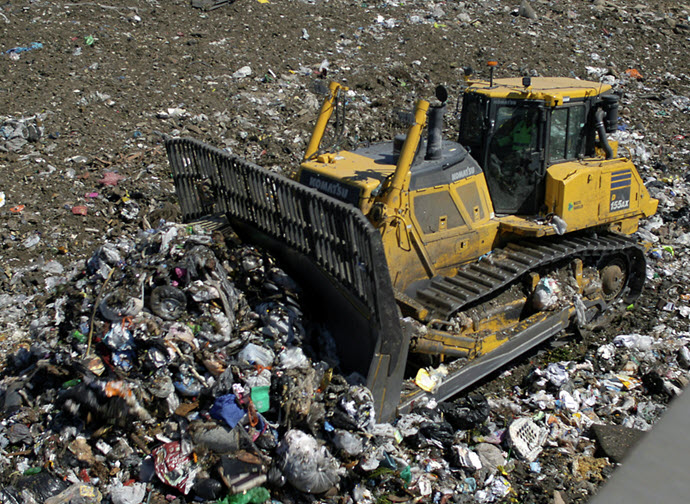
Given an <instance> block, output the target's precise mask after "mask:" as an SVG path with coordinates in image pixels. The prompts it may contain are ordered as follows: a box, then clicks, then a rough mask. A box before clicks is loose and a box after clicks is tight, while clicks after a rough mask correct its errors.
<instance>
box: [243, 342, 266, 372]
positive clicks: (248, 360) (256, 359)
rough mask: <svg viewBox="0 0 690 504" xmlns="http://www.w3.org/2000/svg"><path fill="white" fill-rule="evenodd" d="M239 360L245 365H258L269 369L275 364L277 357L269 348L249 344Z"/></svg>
mask: <svg viewBox="0 0 690 504" xmlns="http://www.w3.org/2000/svg"><path fill="white" fill-rule="evenodd" d="M237 358H238V359H239V360H240V361H241V362H244V363H245V364H258V365H259V366H263V367H269V366H271V365H272V364H273V360H274V359H275V355H274V353H273V352H272V351H271V350H270V349H268V348H264V347H260V346H259V345H255V344H254V343H249V344H248V345H247V346H246V347H244V348H243V349H242V351H240V353H239V354H238V355H237Z"/></svg>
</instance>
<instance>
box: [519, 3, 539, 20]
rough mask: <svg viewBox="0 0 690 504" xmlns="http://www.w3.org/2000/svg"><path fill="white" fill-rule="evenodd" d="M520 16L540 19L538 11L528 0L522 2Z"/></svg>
mask: <svg viewBox="0 0 690 504" xmlns="http://www.w3.org/2000/svg"><path fill="white" fill-rule="evenodd" d="M518 16H522V17H526V18H529V19H538V18H539V17H538V16H537V13H536V11H535V10H534V8H532V6H531V5H530V3H529V2H528V0H522V3H521V4H520V8H519V9H518Z"/></svg>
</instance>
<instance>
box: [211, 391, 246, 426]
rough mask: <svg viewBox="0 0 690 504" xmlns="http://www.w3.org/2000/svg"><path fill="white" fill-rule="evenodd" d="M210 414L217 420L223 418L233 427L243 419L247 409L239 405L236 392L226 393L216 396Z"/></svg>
mask: <svg viewBox="0 0 690 504" xmlns="http://www.w3.org/2000/svg"><path fill="white" fill-rule="evenodd" d="M209 414H210V415H211V416H212V417H213V418H215V419H216V420H223V421H224V422H225V423H226V424H228V426H229V427H230V428H233V427H235V425H237V424H238V423H239V421H240V420H242V417H244V415H245V411H244V410H243V409H242V408H240V407H239V406H238V405H237V402H236V401H235V394H226V395H222V396H219V397H216V400H215V402H214V403H213V406H212V407H211V410H210V411H209Z"/></svg>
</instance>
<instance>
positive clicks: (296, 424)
mask: <svg viewBox="0 0 690 504" xmlns="http://www.w3.org/2000/svg"><path fill="white" fill-rule="evenodd" d="M654 254H656V256H654ZM650 257H651V258H652V260H653V261H654V263H653V264H652V267H651V268H650V279H651V283H652V286H654V284H655V282H661V281H662V280H663V279H664V277H662V276H661V275H659V274H658V273H656V272H657V271H662V272H663V271H664V268H667V267H668V265H669V264H671V263H670V262H669V260H670V253H669V252H668V249H663V248H655V249H653V250H652V251H651V252H650ZM676 259H677V257H675V258H674V261H675V260H676ZM674 264H675V263H674ZM662 274H663V273H662ZM48 280H49V281H50V282H49V283H50V286H51V292H52V294H51V296H50V298H49V299H48V302H47V303H46V306H45V308H44V309H42V310H41V311H40V316H37V317H35V318H34V320H33V321H32V323H31V338H32V339H31V342H30V343H27V344H25V345H23V346H21V347H20V348H18V349H17V351H15V352H14V353H12V355H8V356H7V359H6V362H5V366H4V370H3V372H2V380H1V381H0V418H1V422H0V450H2V455H3V456H2V457H0V475H1V476H0V479H1V480H2V481H3V483H4V484H3V487H2V489H0V502H3V503H9V504H19V503H39V504H40V503H44V502H45V503H47V504H57V503H66V502H79V503H89V504H95V503H98V502H101V501H104V502H108V501H110V502H113V503H114V504H138V503H141V502H146V503H147V504H148V503H163V502H171V501H172V502H176V503H182V502H188V501H192V500H194V501H202V502H203V501H222V502H224V503H247V502H256V503H259V502H265V501H268V500H270V499H272V502H284V503H292V502H295V503H296V502H316V501H332V502H354V503H374V502H403V501H415V502H418V501H420V500H421V501H423V502H479V503H484V502H497V501H501V500H505V499H516V498H517V499H521V500H522V499H533V500H534V501H535V502H537V501H540V500H541V501H544V502H546V501H550V500H551V499H553V498H555V496H556V494H558V493H559V492H565V491H566V489H567V491H568V492H569V495H570V496H571V498H572V497H573V496H575V498H574V500H577V496H578V495H579V496H580V497H581V498H583V499H586V497H587V496H588V495H591V494H592V492H593V491H595V489H596V485H598V484H600V482H601V481H602V480H604V479H605V478H606V477H607V476H608V474H609V473H610V472H611V470H612V468H613V466H614V463H616V462H619V461H620V460H622V458H623V457H624V455H625V448H626V446H628V445H630V444H631V443H633V442H634V441H635V439H637V437H639V435H641V433H642V432H644V431H645V430H648V429H649V428H650V427H651V425H652V424H653V422H654V421H655V420H656V419H657V418H658V416H659V414H660V413H661V412H662V411H663V410H664V409H665V407H666V403H667V402H668V400H669V399H670V398H671V397H673V396H675V395H677V394H679V393H680V391H681V388H682V387H683V386H684V385H685V384H686V383H687V379H688V369H689V368H690V350H689V348H688V341H690V340H689V339H688V333H687V331H686V332H683V331H681V330H677V329H674V328H672V327H671V326H669V325H668V324H664V323H662V322H660V323H659V325H658V326H657V327H656V328H655V329H654V331H653V332H652V334H647V335H643V334H622V335H619V336H617V337H616V338H615V339H613V340H612V341H609V342H605V343H602V344H601V345H598V344H591V345H589V349H588V350H587V351H586V352H585V354H584V357H583V358H582V359H580V360H577V361H576V360H557V359H553V355H554V353H553V352H550V353H549V354H548V355H549V356H550V358H551V362H548V359H547V360H545V361H542V362H540V363H539V365H535V366H533V367H532V368H531V370H530V372H529V373H527V374H526V376H525V378H524V379H523V380H520V381H519V382H517V383H515V384H514V385H512V388H508V389H507V390H506V389H504V390H500V391H496V390H494V391H493V392H492V391H491V390H490V389H486V390H485V391H484V394H482V393H480V392H478V391H475V392H473V393H471V394H469V395H467V396H465V397H462V398H460V399H458V400H456V401H454V402H450V403H445V404H436V403H434V402H433V401H426V402H423V401H422V403H421V404H419V405H418V406H417V408H416V409H415V410H414V411H413V412H412V413H409V414H406V415H402V416H400V417H398V418H397V419H395V421H394V422H392V423H378V422H377V419H376V418H375V414H374V407H373V402H372V397H371V394H370V392H369V391H368V389H366V388H365V387H364V386H362V384H361V383H362V382H363V378H362V377H361V376H356V375H352V376H348V377H344V376H343V375H342V374H341V373H340V372H339V371H340V370H339V368H338V365H337V357H335V356H334V355H332V353H331V352H329V348H331V347H332V345H329V341H328V335H327V333H326V332H325V331H323V330H322V329H320V328H319V327H311V326H310V325H309V322H308V321H309V316H308V313H305V312H304V307H303V306H302V305H301V303H300V290H299V286H298V285H296V283H295V282H294V281H293V280H292V279H291V278H290V277H289V276H288V275H287V274H286V273H285V272H284V271H282V270H281V269H280V268H279V267H277V266H276V264H275V262H274V261H273V259H272V258H271V257H270V256H268V255H266V254H265V253H262V252H260V251H257V250H256V249H254V248H251V247H248V246H244V245H241V244H239V243H235V242H233V241H232V240H229V239H228V238H226V237H225V236H224V235H223V234H221V233H218V232H215V233H212V232H207V231H204V230H203V229H201V228H198V227H190V226H183V225H179V224H171V223H165V222H164V221H161V225H160V226H159V227H157V228H155V229H151V230H148V231H141V232H140V233H139V235H138V236H136V237H135V238H122V237H120V238H117V239H114V240H113V241H111V242H108V243H104V244H103V245H102V246H101V247H99V248H98V249H97V251H96V252H95V253H94V254H93V256H91V257H90V258H89V259H88V261H87V262H86V264H75V265H74V267H73V268H72V269H71V270H69V271H63V272H60V274H56V275H54V276H53V277H51V278H50V279H48ZM681 304H683V303H682V302H681ZM675 309H676V307H675V306H674V307H673V310H675ZM685 311H686V313H685V315H684V316H685V317H687V316H688V313H687V312H688V311H689V310H688V308H686V309H685ZM317 342H318V343H317ZM510 375H511V372H506V373H505V375H504V376H503V379H504V380H506V382H508V381H510ZM499 381H500V380H499ZM545 480H548V481H550V482H552V483H551V486H548V487H547V486H546V485H545V486H543V487H542V486H541V483H540V482H543V481H545ZM553 482H555V483H553Z"/></svg>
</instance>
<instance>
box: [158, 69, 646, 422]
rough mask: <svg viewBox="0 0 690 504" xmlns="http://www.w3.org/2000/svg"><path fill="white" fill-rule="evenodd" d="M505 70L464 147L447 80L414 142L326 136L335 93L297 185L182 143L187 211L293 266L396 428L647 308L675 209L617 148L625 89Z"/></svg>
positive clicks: (463, 126) (336, 107)
mask: <svg viewBox="0 0 690 504" xmlns="http://www.w3.org/2000/svg"><path fill="white" fill-rule="evenodd" d="M490 70H491V73H490V78H489V80H488V81H485V80H478V79H476V80H475V79H473V76H472V73H471V72H469V71H467V72H466V75H465V82H464V83H463V90H462V93H461V98H459V99H458V106H457V111H459V114H458V117H459V120H458V125H459V128H458V129H459V131H458V136H457V138H456V139H454V140H451V139H444V138H442V137H443V128H444V126H443V122H444V115H445V112H446V108H447V99H448V92H447V90H446V89H445V88H444V87H442V86H438V87H437V88H436V93H435V98H433V99H431V100H425V99H419V100H417V101H416V103H415V106H414V110H413V111H412V112H406V113H400V114H399V120H400V121H402V122H403V123H404V126H405V127H406V129H407V130H406V133H404V134H399V135H395V136H394V138H393V139H392V140H390V141H385V142H376V143H371V144H367V145H362V146H358V147H356V148H354V149H351V150H345V149H341V147H340V145H339V142H335V143H334V145H333V146H330V147H329V146H324V145H323V144H324V143H326V142H325V141H324V138H325V136H326V132H327V131H329V132H330V136H332V137H333V138H335V139H337V138H338V137H342V131H343V127H344V126H343V120H344V119H343V118H344V113H343V109H344V107H345V101H346V100H345V96H346V92H347V91H348V89H347V88H346V87H345V86H343V85H341V84H340V83H337V82H331V83H330V84H329V85H328V86H327V87H326V86H325V84H324V85H322V92H323V93H324V100H323V104H322V106H321V109H320V112H319V115H318V118H317V120H316V124H315V127H314V129H313V132H312V136H311V139H310V141H309V143H308V146H307V149H306V151H305V153H304V158H303V161H302V163H301V165H300V166H299V169H297V170H296V171H295V176H294V177H293V178H288V177H284V176H282V175H278V174H276V173H273V172H270V171H268V170H265V169H263V168H261V167H259V166H258V165H255V164H253V163H251V162H249V161H246V160H244V159H241V158H240V157H238V156H235V155H233V154H230V153H229V152H227V151H224V150H220V149H217V148H215V147H212V146H210V145H207V144H204V143H202V142H199V141H197V140H195V139H191V138H168V139H166V149H167V153H168V158H169V161H170V165H171V167H172V171H173V178H174V181H175V186H176V191H177V194H178V197H179V200H180V205H181V209H182V213H183V216H184V219H185V220H186V221H188V222H191V221H205V222H207V223H209V224H208V225H217V226H221V225H226V224H229V225H230V226H231V228H232V230H233V231H234V232H236V233H237V234H238V235H239V236H240V237H241V238H242V239H243V240H246V241H247V242H249V243H252V244H256V245H258V246H261V247H266V248H267V249H268V250H271V251H273V252H274V253H275V254H276V256H278V258H279V260H280V261H282V264H283V265H284V267H285V268H286V270H287V271H289V272H290V273H291V274H292V275H293V276H294V277H295V278H296V279H297V280H298V281H299V282H300V284H301V285H302V286H303V288H304V293H305V299H306V300H307V302H308V303H310V304H312V305H313V306H315V307H316V309H315V310H314V314H315V317H317V318H319V317H320V318H321V322H323V323H324V324H325V326H324V327H325V328H326V329H324V331H328V332H329V333H330V336H332V337H333V339H334V340H335V342H336V346H337V349H338V356H339V358H340V364H341V366H342V368H343V369H348V370H354V371H359V372H361V374H362V375H363V376H365V377H366V382H367V386H368V387H369V389H370V390H371V392H372V394H373V398H374V402H375V407H376V412H377V415H378V418H379V419H380V420H382V421H385V420H389V419H391V418H393V417H394V415H396V414H397V413H402V412H406V411H410V410H411V409H412V408H413V407H414V405H415V404H417V403H418V402H419V401H421V400H422V398H423V397H426V398H429V397H431V398H434V399H436V400H437V401H442V400H447V399H449V398H450V397H452V396H454V395H456V394H458V393H459V392H462V391H463V390H466V389H467V388H469V387H471V386H472V385H474V384H476V383H478V382H479V381H481V380H482V379H485V378H486V377H487V376H489V375H491V374H492V373H495V372H496V371H497V370H499V369H501V368H502V367H504V366H505V365H507V364H508V363H509V362H511V361H514V360H515V359H517V358H518V357H520V356H521V355H523V354H524V353H525V352H527V351H529V350H530V349H533V348H535V347H536V346H538V345H541V344H542V343H543V342H545V341H546V340H548V339H549V338H552V337H553V336H555V335H556V334H558V333H559V332H561V331H562V330H563V329H565V328H567V327H568V326H569V325H570V324H572V323H573V322H576V323H579V324H584V323H587V322H589V321H591V320H592V319H594V318H595V317H597V316H599V315H600V314H601V313H603V312H604V311H605V310H607V309H608V308H609V307H611V306H612V305H614V304H616V303H619V304H620V303H630V302H632V301H633V300H634V299H635V298H636V297H637V296H639V294H640V293H641V290H642V287H643V284H644V281H645V270H646V264H645V255H644V248H643V247H642V245H641V244H639V243H637V241H636V240H635V239H633V238H632V237H630V236H629V235H631V234H633V233H634V232H635V231H636V230H637V229H638V225H639V222H640V220H641V219H643V218H645V217H648V216H650V215H652V214H654V213H655V212H656V208H657V203H658V201H657V200H655V199H653V198H652V197H650V195H649V193H648V191H647V190H646V188H645V186H644V183H643V181H642V179H641V177H640V175H639V173H638V171H637V170H636V168H635V166H634V165H633V163H632V161H631V159H630V156H629V155H628V156H627V157H623V156H621V155H620V153H619V148H618V144H617V142H615V141H613V140H611V139H609V138H608V135H609V134H610V133H612V132H613V131H616V129H617V123H618V104H619V98H620V97H619V95H618V94H616V93H614V91H613V89H612V87H611V86H610V85H606V84H602V83H598V82H588V81H584V80H578V79H574V78H546V77H523V78H496V79H494V75H493V66H492V67H491V69H490ZM460 100H462V103H461V107H460ZM333 119H334V121H332V120H333ZM332 122H334V123H335V124H334V125H333V126H332V128H331V126H330V124H331V123H332ZM329 128H331V129H332V131H331V130H329ZM425 131H426V135H425V134H424V132H425ZM430 370H431V372H430ZM439 370H441V371H442V372H441V371H439ZM420 373H421V374H420ZM425 373H426V374H425ZM412 377H416V379H414V380H412V379H408V378H412ZM403 385H405V386H403Z"/></svg>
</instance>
